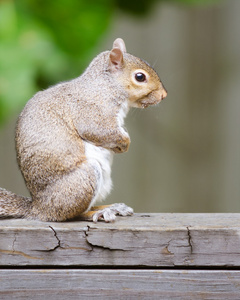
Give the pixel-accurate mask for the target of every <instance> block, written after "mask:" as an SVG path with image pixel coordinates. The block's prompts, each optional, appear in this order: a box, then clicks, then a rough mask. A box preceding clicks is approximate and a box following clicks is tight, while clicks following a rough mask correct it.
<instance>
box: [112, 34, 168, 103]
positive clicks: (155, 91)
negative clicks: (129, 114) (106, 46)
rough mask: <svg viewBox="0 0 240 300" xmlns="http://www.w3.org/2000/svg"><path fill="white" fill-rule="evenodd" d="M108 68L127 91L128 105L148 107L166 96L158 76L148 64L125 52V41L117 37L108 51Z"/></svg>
mask: <svg viewBox="0 0 240 300" xmlns="http://www.w3.org/2000/svg"><path fill="white" fill-rule="evenodd" d="M108 70H109V71H110V72H111V73H112V74H113V76H114V77H115V76H116V77H117V78H118V82H120V84H121V85H122V86H123V88H124V90H125V91H127V92H128V99H129V106H133V107H142V108H145V107H148V106H149V105H153V104H157V103H159V102H160V101H161V100H162V99H164V98H165V97H166V96H167V91H166V90H165V88H164V86H163V84H162V82H161V81H160V78H159V76H158V75H157V73H156V72H155V71H154V69H153V68H152V67H150V65H149V64H148V63H146V62H144V61H142V60H141V59H140V58H137V57H135V56H133V55H131V54H129V53H127V52H126V47H125V43H124V41H123V40H122V39H120V38H118V39H116V40H115V41H114V43H113V48H112V50H111V51H110V53H109V67H108Z"/></svg>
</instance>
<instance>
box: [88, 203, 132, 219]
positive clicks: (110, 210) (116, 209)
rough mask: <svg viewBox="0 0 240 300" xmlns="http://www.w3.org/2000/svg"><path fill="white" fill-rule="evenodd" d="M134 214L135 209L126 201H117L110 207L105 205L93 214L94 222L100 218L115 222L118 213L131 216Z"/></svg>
mask: <svg viewBox="0 0 240 300" xmlns="http://www.w3.org/2000/svg"><path fill="white" fill-rule="evenodd" d="M132 214H133V209H132V208H131V207H129V206H127V205H126V204H124V203H115V204H112V205H111V206H109V207H105V208H104V209H101V210H99V211H97V212H96V213H95V214H94V215H93V222H94V223H97V221H98V220H100V219H103V220H104V221H105V222H113V221H114V220H115V219H116V215H119V216H124V217H125V216H130V215H132Z"/></svg>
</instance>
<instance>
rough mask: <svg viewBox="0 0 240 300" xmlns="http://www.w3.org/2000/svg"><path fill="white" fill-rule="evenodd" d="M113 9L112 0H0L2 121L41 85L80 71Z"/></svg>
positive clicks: (0, 119)
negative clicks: (0, 0)
mask: <svg viewBox="0 0 240 300" xmlns="http://www.w3.org/2000/svg"><path fill="white" fill-rule="evenodd" d="M112 10H113V7H112V4H111V1H110V0H100V1H99V0H98V1H85V0H67V1H65V0H58V1H51V0H50V1H46V0H45V1H44V0H43V1H32V0H25V1H23V0H16V1H3V2H0V121H3V120H5V119H6V118H7V116H8V115H9V114H10V113H12V112H13V111H14V110H17V109H18V108H19V107H20V106H22V105H23V103H25V102H26V101H27V100H28V99H29V98H30V97H31V96H32V95H33V94H34V93H35V92H36V90H38V89H39V88H45V87H47V86H49V85H50V84H53V83H55V82H56V81H59V80H62V79H63V78H65V79H66V78H70V77H73V76H77V75H78V74H79V73H81V71H82V69H83V67H85V61H86V59H88V56H89V55H91V53H90V50H91V49H92V48H93V47H94V45H95V44H96V42H97V40H98V39H99V37H100V36H101V35H102V34H103V32H104V31H105V30H106V28H107V27H108V24H109V22H110V18H111V14H112Z"/></svg>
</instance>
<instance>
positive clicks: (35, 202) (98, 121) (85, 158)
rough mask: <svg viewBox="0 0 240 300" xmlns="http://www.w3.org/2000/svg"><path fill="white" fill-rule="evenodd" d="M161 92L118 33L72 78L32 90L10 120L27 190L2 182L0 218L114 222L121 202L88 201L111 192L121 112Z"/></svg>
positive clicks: (120, 146)
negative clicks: (14, 121)
mask: <svg viewBox="0 0 240 300" xmlns="http://www.w3.org/2000/svg"><path fill="white" fill-rule="evenodd" d="M166 96H167V92H166V90H165V88H164V87H163V85H162V83H161V81H160V79H159V77H158V75H157V73H156V72H155V71H154V70H153V69H152V68H151V67H150V66H149V65H148V63H146V62H144V61H142V60H141V59H139V58H137V57H135V56H133V55H131V54H129V53H127V52H126V47H125V43H124V41H123V40H122V39H120V38H118V39H116V40H115V41H114V43H113V48H112V50H111V51H105V52H102V53H100V54H99V55H98V56H97V57H96V58H94V59H93V61H92V62H91V63H90V65H89V66H88V68H87V69H86V70H85V72H84V73H83V74H82V75H81V76H79V77H78V78H76V79H73V80H71V81H68V82H63V83H59V84H57V85H55V86H53V87H50V88H48V89H46V90H44V91H40V92H38V93H36V94H35V95H34V96H33V98H31V99H30V100H29V101H28V102H27V104H26V106H25V107H24V109H23V111H22V112H21V114H20V116H19V118H18V121H17V125H16V151H17V161H18V164H19V167H20V170H21V172H22V175H23V177H24V180H25V183H26V186H27V188H28V190H29V192H30V195H31V197H23V196H18V195H16V194H14V193H11V192H9V191H7V190H5V189H2V188H0V218H6V217H12V218H28V219H37V220H41V221H67V220H71V219H74V218H80V219H83V220H92V221H94V222H97V221H98V220H100V219H104V220H105V221H106V222H112V221H114V219H115V218H116V215H122V216H127V215H131V214H133V209H132V208H130V207H128V206H127V205H125V204H123V203H116V204H112V205H105V206H98V207H94V204H95V202H96V201H101V200H103V199H105V198H106V196H107V195H108V194H109V193H110V190H111V187H112V181H111V163H112V157H113V153H123V152H126V151H127V150H128V147H129V144H130V137H129V135H128V133H127V131H126V129H125V128H124V127H123V126H124V118H125V116H126V114H127V112H128V110H129V108H130V107H140V108H146V107H148V106H149V105H154V104H157V103H159V102H160V101H161V100H162V99H163V98H165V97H166Z"/></svg>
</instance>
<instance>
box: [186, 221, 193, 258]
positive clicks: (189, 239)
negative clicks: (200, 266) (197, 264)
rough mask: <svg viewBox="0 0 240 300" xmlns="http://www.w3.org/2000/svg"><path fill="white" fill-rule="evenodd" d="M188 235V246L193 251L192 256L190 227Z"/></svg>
mask: <svg viewBox="0 0 240 300" xmlns="http://www.w3.org/2000/svg"><path fill="white" fill-rule="evenodd" d="M187 235H188V245H189V247H190V249H191V254H192V253H193V245H192V236H191V232H190V229H189V227H188V226H187Z"/></svg>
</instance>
